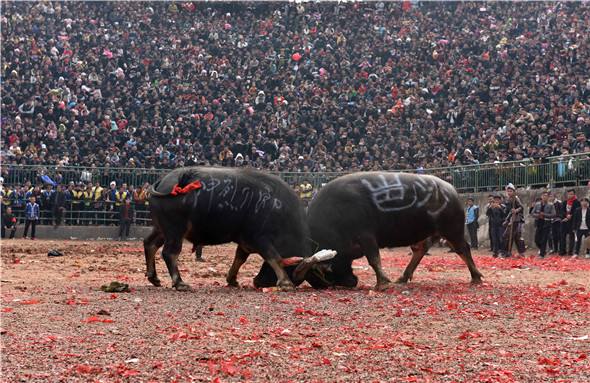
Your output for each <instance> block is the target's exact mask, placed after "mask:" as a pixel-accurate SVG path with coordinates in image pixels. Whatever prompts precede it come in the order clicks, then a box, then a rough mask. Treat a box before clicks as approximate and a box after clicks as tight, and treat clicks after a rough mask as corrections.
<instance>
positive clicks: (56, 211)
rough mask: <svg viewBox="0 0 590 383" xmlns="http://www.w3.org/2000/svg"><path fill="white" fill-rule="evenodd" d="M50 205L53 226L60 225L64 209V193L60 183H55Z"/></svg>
mask: <svg viewBox="0 0 590 383" xmlns="http://www.w3.org/2000/svg"><path fill="white" fill-rule="evenodd" d="M52 206H53V219H54V223H55V227H56V228H57V227H59V226H60V225H61V220H62V218H63V216H64V213H65V211H66V193H65V192H64V190H63V186H62V185H57V190H56V192H55V193H54V194H53V201H52Z"/></svg>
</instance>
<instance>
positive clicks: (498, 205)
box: [486, 195, 504, 258]
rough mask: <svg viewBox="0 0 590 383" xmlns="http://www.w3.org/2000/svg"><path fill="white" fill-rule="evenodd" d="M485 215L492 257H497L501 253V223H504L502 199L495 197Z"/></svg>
mask: <svg viewBox="0 0 590 383" xmlns="http://www.w3.org/2000/svg"><path fill="white" fill-rule="evenodd" d="M486 215H487V216H488V219H489V225H490V243H491V246H492V255H493V256H494V258H495V257H497V256H498V255H499V254H500V252H501V251H502V229H503V228H502V223H503V222H504V205H503V204H502V197H501V196H499V195H496V196H494V197H493V200H492V202H491V203H490V205H489V207H488V210H487V212H486Z"/></svg>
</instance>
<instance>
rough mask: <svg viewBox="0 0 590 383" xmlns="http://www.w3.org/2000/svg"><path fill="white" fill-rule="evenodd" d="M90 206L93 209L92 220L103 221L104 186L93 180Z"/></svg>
mask: <svg viewBox="0 0 590 383" xmlns="http://www.w3.org/2000/svg"><path fill="white" fill-rule="evenodd" d="M92 200H93V204H92V208H93V209H94V222H95V223H96V224H98V223H99V222H104V218H105V217H104V214H105V213H104V210H105V209H104V188H102V187H101V186H100V182H98V181H97V182H95V183H94V187H93V188H92Z"/></svg>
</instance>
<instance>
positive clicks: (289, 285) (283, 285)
mask: <svg viewBox="0 0 590 383" xmlns="http://www.w3.org/2000/svg"><path fill="white" fill-rule="evenodd" d="M277 287H278V288H279V290H280V291H295V286H294V285H293V283H291V282H290V281H289V282H284V283H281V284H279V285H278V286H277Z"/></svg>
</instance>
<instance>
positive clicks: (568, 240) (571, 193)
mask: <svg viewBox="0 0 590 383" xmlns="http://www.w3.org/2000/svg"><path fill="white" fill-rule="evenodd" d="M580 206H581V205H580V201H578V198H577V197H576V191H575V190H574V189H570V190H568V191H567V201H566V202H565V218H564V219H563V221H562V224H561V248H560V249H559V255H566V254H567V255H573V254H574V245H575V243H574V240H575V234H574V227H573V225H572V217H573V215H574V213H575V212H576V211H577V210H578V209H579V208H580ZM566 250H567V253H566Z"/></svg>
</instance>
